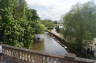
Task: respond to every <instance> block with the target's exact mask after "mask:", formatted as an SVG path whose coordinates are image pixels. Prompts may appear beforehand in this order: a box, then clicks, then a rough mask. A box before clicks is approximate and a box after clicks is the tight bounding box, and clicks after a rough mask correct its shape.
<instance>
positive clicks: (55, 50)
mask: <svg viewBox="0 0 96 63" xmlns="http://www.w3.org/2000/svg"><path fill="white" fill-rule="evenodd" d="M40 38H41V39H42V38H43V39H44V41H42V42H37V43H34V44H33V45H32V49H33V50H38V51H42V52H47V53H49V54H55V55H64V54H66V53H67V51H66V50H65V49H64V48H63V47H62V46H61V45H60V44H59V43H58V42H57V41H56V40H54V39H53V38H52V37H51V36H49V35H48V34H47V33H46V34H41V35H40Z"/></svg>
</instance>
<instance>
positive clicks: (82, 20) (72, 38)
mask: <svg viewBox="0 0 96 63" xmlns="http://www.w3.org/2000/svg"><path fill="white" fill-rule="evenodd" d="M63 20H64V28H63V32H62V33H63V35H64V37H65V38H66V40H67V41H68V42H69V43H70V44H73V46H72V47H73V48H74V49H75V50H76V51H77V53H78V55H79V56H82V55H85V54H84V48H85V47H86V46H88V45H89V44H88V42H85V41H87V40H93V39H94V38H95V37H96V30H95V29H96V5H95V4H94V3H92V2H88V3H86V4H79V5H78V4H77V5H75V6H74V7H73V8H72V9H71V11H70V12H68V13H67V14H66V15H65V16H64V18H63Z"/></svg>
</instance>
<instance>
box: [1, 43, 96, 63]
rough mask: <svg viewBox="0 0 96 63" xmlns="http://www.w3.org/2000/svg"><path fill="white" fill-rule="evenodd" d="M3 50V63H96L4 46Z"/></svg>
mask: <svg viewBox="0 0 96 63" xmlns="http://www.w3.org/2000/svg"><path fill="white" fill-rule="evenodd" d="M2 48H3V54H4V55H3V57H4V58H3V62H1V63H96V61H95V60H90V59H84V58H78V57H72V56H55V55H50V54H47V53H43V52H38V51H33V50H28V49H24V48H17V47H13V46H9V45H4V44H3V45H2Z"/></svg>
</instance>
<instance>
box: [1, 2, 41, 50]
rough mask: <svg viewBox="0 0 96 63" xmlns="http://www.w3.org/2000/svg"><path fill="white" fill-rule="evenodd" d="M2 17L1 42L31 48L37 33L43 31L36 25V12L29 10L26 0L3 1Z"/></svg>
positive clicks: (39, 25)
mask: <svg viewBox="0 0 96 63" xmlns="http://www.w3.org/2000/svg"><path fill="white" fill-rule="evenodd" d="M0 17H1V18H0V42H3V43H7V44H9V45H13V46H17V47H26V48H30V47H31V45H32V43H33V41H34V35H35V34H36V31H40V32H42V31H43V30H42V28H40V27H42V25H41V24H39V23H38V22H37V23H36V20H38V19H39V16H38V14H37V12H36V10H34V9H29V8H28V7H27V4H26V1H25V0H1V1H0ZM37 24H38V28H36V26H35V27H34V25H37ZM39 28H40V29H39ZM38 33H39V32H38Z"/></svg>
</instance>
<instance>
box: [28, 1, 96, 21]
mask: <svg viewBox="0 0 96 63" xmlns="http://www.w3.org/2000/svg"><path fill="white" fill-rule="evenodd" d="M26 1H27V4H28V6H29V8H32V9H36V10H37V13H38V15H39V16H40V18H41V19H50V20H60V19H61V17H62V16H64V15H65V14H66V13H67V12H68V11H70V10H71V8H72V6H73V5H75V4H77V3H81V4H82V3H86V2H88V1H91V0H26ZM94 1H96V0H94Z"/></svg>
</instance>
